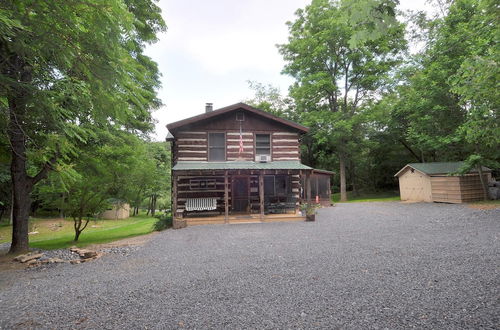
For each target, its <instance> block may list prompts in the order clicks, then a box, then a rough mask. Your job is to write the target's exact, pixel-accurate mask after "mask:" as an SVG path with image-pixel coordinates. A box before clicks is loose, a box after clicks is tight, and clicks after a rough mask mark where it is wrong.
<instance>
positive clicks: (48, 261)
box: [43, 258, 66, 264]
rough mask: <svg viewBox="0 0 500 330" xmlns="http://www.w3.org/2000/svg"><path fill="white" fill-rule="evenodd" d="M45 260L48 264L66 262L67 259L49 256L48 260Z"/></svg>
mask: <svg viewBox="0 0 500 330" xmlns="http://www.w3.org/2000/svg"><path fill="white" fill-rule="evenodd" d="M43 262H44V263H47V264H55V263H63V262H66V260H62V259H61V258H49V259H47V260H44V261H43Z"/></svg>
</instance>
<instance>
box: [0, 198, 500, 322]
mask: <svg viewBox="0 0 500 330" xmlns="http://www.w3.org/2000/svg"><path fill="white" fill-rule="evenodd" d="M499 235H500V209H496V210H473V209H469V208H467V207H466V206H463V205H448V204H402V203H352V204H338V206H336V207H333V208H327V209H322V210H320V211H319V215H318V216H317V221H316V222H313V223H309V222H290V223H267V224H240V225H212V226H197V227H188V228H186V229H182V230H168V231H165V232H162V233H160V234H158V235H156V236H155V237H154V238H153V239H152V240H151V241H149V242H148V243H147V244H146V245H145V246H143V247H141V248H136V249H133V250H131V251H129V252H127V253H125V255H123V254H122V253H111V254H107V255H105V256H104V257H102V258H100V259H98V260H96V261H93V262H89V263H84V264H78V265H71V264H60V265H58V267H53V268H47V269H43V268H41V269H38V270H37V269H33V270H23V271H4V272H0V305H1V306H2V307H1V308H0V327H1V328H13V327H20V328H50V329H52V328H58V329H60V328H63V329H65V328H68V329H69V328H73V329H74V328H77V329H78V328H94V329H95V328H99V329H123V328H127V329H128V328H131V329H136V328H187V329H192V328H197V329H200V328H226V329H271V328H273V329H275V328H303V329H306V328H329V329H331V328H359V329H378V328H389V329H394V328H412V327H416V328H429V329H430V328H432V329H437V328H438V329H456V328H498V326H499V324H500V319H499V314H500V313H499V311H500V303H499V288H500V276H499V275H500V267H499V264H500V263H499V255H500V242H499Z"/></svg>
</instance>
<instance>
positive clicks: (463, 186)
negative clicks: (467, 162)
mask: <svg viewBox="0 0 500 330" xmlns="http://www.w3.org/2000/svg"><path fill="white" fill-rule="evenodd" d="M462 165H463V162H433V163H411V164H408V165H406V166H404V167H403V168H402V169H401V170H400V171H399V172H398V173H396V174H395V175H394V176H395V177H397V178H398V179H399V190H400V193H401V200H402V201H413V202H445V203H464V202H473V201H478V200H483V199H485V195H484V191H483V188H482V186H481V180H480V178H479V173H478V171H477V169H474V170H471V171H470V172H468V173H467V174H465V175H457V174H454V173H456V172H458V170H459V169H460V168H461V167H462ZM483 175H484V177H485V180H486V181H489V180H491V170H490V169H489V168H487V167H483Z"/></svg>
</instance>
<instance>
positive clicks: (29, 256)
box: [14, 253, 43, 263]
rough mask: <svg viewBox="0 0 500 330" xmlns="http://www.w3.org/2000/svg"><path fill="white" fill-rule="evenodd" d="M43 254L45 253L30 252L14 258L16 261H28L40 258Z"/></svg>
mask: <svg viewBox="0 0 500 330" xmlns="http://www.w3.org/2000/svg"><path fill="white" fill-rule="evenodd" d="M42 256H43V253H28V254H22V255H20V256H17V257H15V258H14V261H19V262H23V263H24V262H27V261H30V260H33V259H39V258H41V257H42Z"/></svg>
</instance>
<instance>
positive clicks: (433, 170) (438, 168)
mask: <svg viewBox="0 0 500 330" xmlns="http://www.w3.org/2000/svg"><path fill="white" fill-rule="evenodd" d="M463 164H464V162H432V163H410V164H408V165H406V166H405V167H403V168H402V169H401V170H400V171H399V172H398V173H396V174H395V175H394V176H398V175H399V174H401V173H402V172H403V171H404V170H405V169H406V168H407V167H408V166H409V167H412V168H414V169H416V170H417V171H420V172H422V173H425V174H429V175H431V174H451V173H456V172H458V170H459V169H460V168H461V167H462V166H463ZM483 171H486V172H490V171H491V169H489V168H487V167H484V166H483ZM475 172H477V169H475V168H474V169H471V170H470V171H469V173H475Z"/></svg>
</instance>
